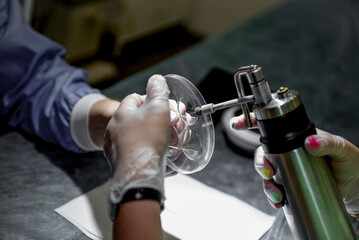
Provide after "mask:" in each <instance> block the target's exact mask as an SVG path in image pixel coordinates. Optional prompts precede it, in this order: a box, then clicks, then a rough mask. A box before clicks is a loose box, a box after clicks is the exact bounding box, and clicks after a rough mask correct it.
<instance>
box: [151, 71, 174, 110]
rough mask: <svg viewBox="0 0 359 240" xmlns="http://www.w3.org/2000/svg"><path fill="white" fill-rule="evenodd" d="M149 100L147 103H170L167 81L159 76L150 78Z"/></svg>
mask: <svg viewBox="0 0 359 240" xmlns="http://www.w3.org/2000/svg"><path fill="white" fill-rule="evenodd" d="M146 92H147V98H146V101H148V102H151V101H154V100H165V101H166V103H167V102H168V96H169V93H170V91H169V89H168V86H167V83H166V79H165V78H164V77H163V76H162V75H159V74H156V75H153V76H151V77H150V79H149V80H148V83H147V88H146Z"/></svg>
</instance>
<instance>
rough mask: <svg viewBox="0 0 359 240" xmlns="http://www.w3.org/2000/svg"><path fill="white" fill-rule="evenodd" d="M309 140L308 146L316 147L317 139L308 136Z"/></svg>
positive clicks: (317, 144) (317, 145)
mask: <svg viewBox="0 0 359 240" xmlns="http://www.w3.org/2000/svg"><path fill="white" fill-rule="evenodd" d="M308 139H309V141H310V146H311V147H312V148H318V147H319V146H320V145H319V143H318V141H317V139H316V138H315V137H308Z"/></svg>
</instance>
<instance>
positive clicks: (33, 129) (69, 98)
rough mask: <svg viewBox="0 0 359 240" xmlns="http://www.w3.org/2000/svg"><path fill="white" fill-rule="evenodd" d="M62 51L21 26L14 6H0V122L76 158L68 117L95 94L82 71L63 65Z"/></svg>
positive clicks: (7, 2)
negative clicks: (86, 97) (54, 145)
mask: <svg viewBox="0 0 359 240" xmlns="http://www.w3.org/2000/svg"><path fill="white" fill-rule="evenodd" d="M64 55H65V49H64V48H63V47H62V46H60V45H58V44H57V43H55V42H53V41H51V40H50V39H48V38H46V37H44V36H42V35H41V34H38V33H37V32H35V31H34V30H33V29H31V27H30V26H29V25H27V24H26V23H25V22H24V19H23V16H22V11H21V6H20V4H19V2H18V0H0V117H1V118H2V119H3V120H5V121H6V122H8V124H9V125H10V126H12V127H18V128H21V129H23V130H24V131H26V132H28V133H30V134H35V135H37V136H38V137H40V138H42V139H44V140H46V141H48V142H51V143H55V144H59V145H61V146H62V147H64V148H65V149H67V150H70V151H74V152H82V150H81V149H80V148H78V147H77V146H76V144H75V143H74V142H73V140H72V138H71V134H70V127H69V126H70V114H71V110H72V108H73V106H74V105H75V104H76V102H77V101H78V100H79V99H80V98H81V97H83V96H85V95H87V94H90V93H98V92H99V91H98V90H96V89H93V88H91V87H90V86H89V85H88V83H87V73H86V71H85V70H82V69H79V68H75V67H72V66H70V65H69V64H67V63H66V62H65V61H64V60H63V56H64Z"/></svg>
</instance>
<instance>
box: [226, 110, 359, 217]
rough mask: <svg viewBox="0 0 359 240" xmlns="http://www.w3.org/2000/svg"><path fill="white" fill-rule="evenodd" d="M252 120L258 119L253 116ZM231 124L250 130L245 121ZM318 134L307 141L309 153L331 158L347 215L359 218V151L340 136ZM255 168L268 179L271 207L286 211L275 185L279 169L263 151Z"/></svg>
mask: <svg viewBox="0 0 359 240" xmlns="http://www.w3.org/2000/svg"><path fill="white" fill-rule="evenodd" d="M251 118H254V116H253V115H252V114H251ZM231 124H232V127H233V128H234V129H237V130H240V129H245V128H246V124H245V121H244V118H243V117H236V118H233V119H232V120H231ZM317 133H318V134H317V135H313V136H309V137H307V138H306V139H305V142H304V146H305V148H306V150H307V151H308V152H309V154H311V155H313V156H329V159H330V165H331V169H332V171H333V174H334V177H335V180H336V183H337V185H338V188H339V191H340V193H341V195H342V197H343V201H344V204H345V207H346V209H347V211H348V212H349V213H350V214H353V215H357V214H359V149H358V148H357V147H355V146H354V145H353V144H352V143H350V142H349V141H347V140H346V139H344V138H342V137H340V136H336V135H332V134H330V133H328V132H325V131H322V130H320V129H317ZM254 166H255V169H256V171H257V172H258V173H259V174H260V175H261V177H262V178H263V179H264V182H263V188H264V192H265V193H266V195H267V197H268V201H269V203H270V204H271V205H272V206H273V207H275V208H280V207H282V206H283V204H282V200H283V193H282V192H281V191H280V189H279V188H278V187H277V186H276V185H275V182H274V181H273V175H275V173H276V169H275V167H274V165H272V164H271V162H270V161H269V160H268V158H267V157H266V156H265V153H264V151H263V148H262V147H259V148H258V149H257V150H256V152H255V156H254Z"/></svg>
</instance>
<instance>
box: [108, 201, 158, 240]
mask: <svg viewBox="0 0 359 240" xmlns="http://www.w3.org/2000/svg"><path fill="white" fill-rule="evenodd" d="M160 212H161V209H160V205H159V204H158V202H156V201H153V200H139V201H131V202H126V203H124V204H123V205H122V206H121V207H120V208H119V211H118V214H117V217H116V220H115V222H114V230H113V239H115V240H119V239H121V240H127V239H144V240H146V239H148V240H155V239H163V235H162V228H161V218H160Z"/></svg>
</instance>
